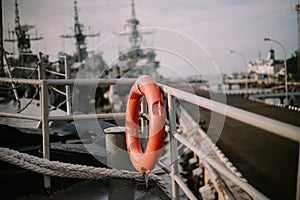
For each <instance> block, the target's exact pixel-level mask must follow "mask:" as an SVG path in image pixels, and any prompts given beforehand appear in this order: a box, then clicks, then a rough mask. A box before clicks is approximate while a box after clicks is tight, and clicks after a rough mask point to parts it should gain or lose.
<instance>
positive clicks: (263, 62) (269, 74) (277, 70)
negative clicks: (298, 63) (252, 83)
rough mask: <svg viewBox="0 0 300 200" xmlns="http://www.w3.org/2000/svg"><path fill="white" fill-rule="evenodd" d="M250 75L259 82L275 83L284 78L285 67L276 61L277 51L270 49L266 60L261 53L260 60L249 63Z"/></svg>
mask: <svg viewBox="0 0 300 200" xmlns="http://www.w3.org/2000/svg"><path fill="white" fill-rule="evenodd" d="M248 73H250V76H251V77H252V78H254V79H256V80H257V81H264V82H273V81H277V80H278V78H279V77H280V76H284V65H283V62H282V61H280V60H276V59H275V51H274V50H273V49H270V50H269V52H268V55H267V57H266V59H262V58H261V55H260V53H259V57H258V59H256V60H255V61H250V62H249V63H248Z"/></svg>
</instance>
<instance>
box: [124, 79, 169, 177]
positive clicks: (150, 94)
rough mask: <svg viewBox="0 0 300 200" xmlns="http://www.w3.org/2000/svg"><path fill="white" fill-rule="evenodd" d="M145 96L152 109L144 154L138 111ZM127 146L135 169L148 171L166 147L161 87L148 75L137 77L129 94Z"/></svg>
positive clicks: (149, 108) (149, 107) (146, 172)
mask: <svg viewBox="0 0 300 200" xmlns="http://www.w3.org/2000/svg"><path fill="white" fill-rule="evenodd" d="M143 96H145V97H146V100H147V105H148V111H149V137H148V144H147V148H146V150H145V153H143V151H142V147H141V144H140V137H139V112H140V103H141V98H142V97H143ZM125 126H126V145H127V151H128V154H129V157H130V160H131V162H132V165H133V166H134V168H135V169H136V170H137V171H139V172H140V173H142V174H148V173H149V172H150V171H151V170H152V169H153V168H154V167H155V165H156V163H157V162H158V160H159V157H160V155H161V152H162V148H163V146H164V138H165V111H164V103H163V99H162V95H161V93H160V90H159V87H158V86H157V84H156V83H155V82H154V81H153V80H152V78H151V77H149V76H146V75H144V76H141V77H140V78H138V79H137V80H136V82H135V83H134V85H133V86H132V88H131V91H130V93H129V98H128V102H127V108H126V122H125Z"/></svg>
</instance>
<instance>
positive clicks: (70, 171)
mask: <svg viewBox="0 0 300 200" xmlns="http://www.w3.org/2000/svg"><path fill="white" fill-rule="evenodd" d="M0 160H2V161H5V162H8V163H10V164H12V165H16V166H18V167H21V168H23V169H27V170H30V171H33V172H36V173H39V174H43V175H47V176H56V177H63V178H78V179H95V180H99V179H108V178H122V179H131V180H144V176H143V175H142V174H140V173H138V172H132V171H127V170H117V169H109V168H102V167H92V166H86V165H79V164H71V163H63V162H59V161H50V160H47V159H44V158H39V157H36V156H32V155H29V154H25V153H20V152H18V151H16V150H12V149H8V148H4V147H0ZM149 180H152V181H154V182H156V183H157V185H158V186H159V187H160V188H161V189H162V190H163V191H164V192H165V193H166V194H167V195H169V191H168V189H167V186H166V184H165V182H163V180H162V179H161V178H160V177H159V176H158V175H155V174H149Z"/></svg>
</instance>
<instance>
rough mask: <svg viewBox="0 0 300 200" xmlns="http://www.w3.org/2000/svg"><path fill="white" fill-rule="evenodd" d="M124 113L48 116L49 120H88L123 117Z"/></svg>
mask: <svg viewBox="0 0 300 200" xmlns="http://www.w3.org/2000/svg"><path fill="white" fill-rule="evenodd" d="M125 115H126V114H125V113H102V114H82V115H65V116H49V117H48V120H49V121H64V120H67V121H69V120H88V119H107V120H111V119H124V118H125Z"/></svg>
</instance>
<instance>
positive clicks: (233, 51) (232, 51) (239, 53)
mask: <svg viewBox="0 0 300 200" xmlns="http://www.w3.org/2000/svg"><path fill="white" fill-rule="evenodd" d="M230 53H236V54H238V55H240V56H241V57H242V58H243V60H244V62H245V66H246V72H245V73H246V81H245V84H246V94H247V95H248V68H247V60H246V57H245V56H244V54H242V53H241V52H239V51H235V50H230Z"/></svg>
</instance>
